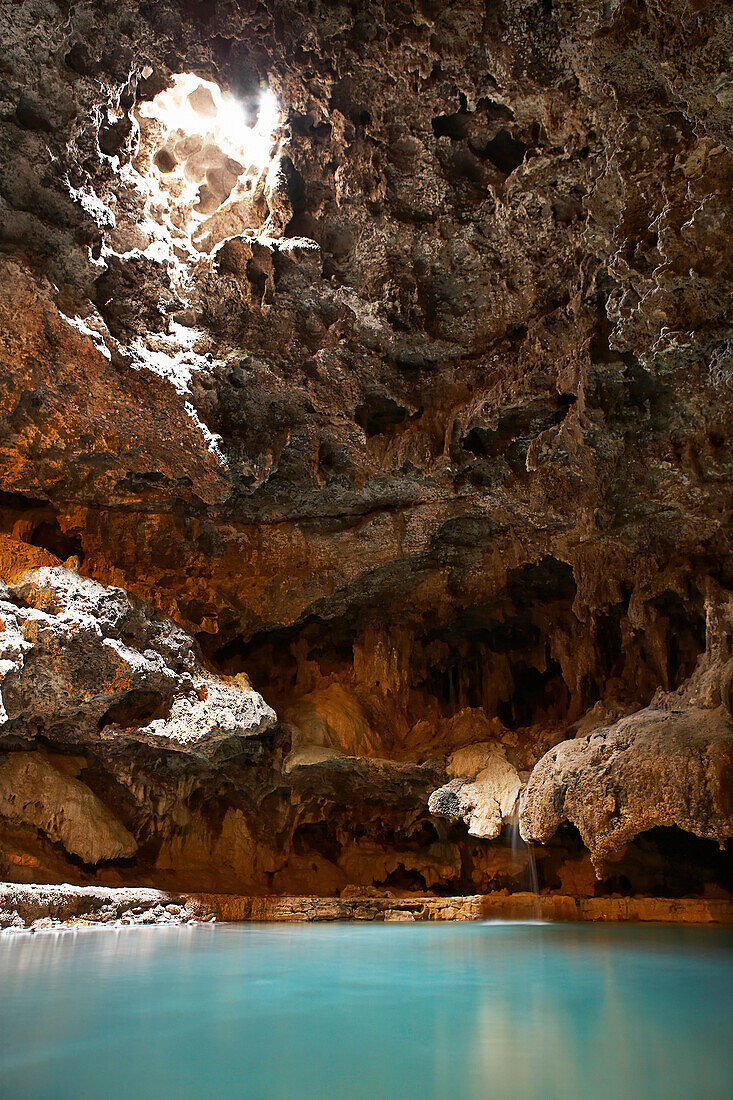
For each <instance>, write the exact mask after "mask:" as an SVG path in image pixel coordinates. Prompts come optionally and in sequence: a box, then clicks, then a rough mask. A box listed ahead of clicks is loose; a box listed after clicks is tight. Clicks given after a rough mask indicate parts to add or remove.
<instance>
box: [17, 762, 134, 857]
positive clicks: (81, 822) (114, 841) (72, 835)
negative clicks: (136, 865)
mask: <svg viewBox="0 0 733 1100" xmlns="http://www.w3.org/2000/svg"><path fill="white" fill-rule="evenodd" d="M69 762H73V757H62V759H61V763H62V766H64V765H68V763H69ZM0 817H4V818H7V819H8V820H9V821H10V822H11V823H20V824H23V825H32V826H34V827H35V828H37V829H40V831H41V832H42V833H44V834H45V835H46V836H47V837H48V838H49V840H53V841H58V842H59V843H60V844H62V845H63V847H64V848H65V849H66V851H67V852H68V853H69V854H70V855H74V856H78V857H79V859H81V860H83V861H84V863H100V862H101V861H102V860H114V859H129V858H130V857H131V856H134V854H135V852H136V851H137V844H136V843H135V839H134V837H133V836H131V834H130V833H129V832H128V831H127V829H126V828H125V827H124V825H122V824H121V822H120V821H118V820H117V818H116V817H115V816H114V814H113V813H111V811H110V810H109V809H108V808H107V807H106V806H105V805H104V804H103V803H102V802H100V800H99V799H98V798H96V797H95V795H94V794H93V793H92V792H91V791H90V790H89V788H88V787H86V786H85V785H84V784H83V783H80V782H79V781H78V780H77V779H75V778H74V777H73V775H68V774H65V773H64V772H63V771H59V770H58V768H55V767H54V766H53V763H52V762H51V761H50V760H49V759H48V758H47V757H46V756H44V754H43V753H40V752H14V753H11V754H10V755H8V757H7V758H6V760H5V761H4V763H0Z"/></svg>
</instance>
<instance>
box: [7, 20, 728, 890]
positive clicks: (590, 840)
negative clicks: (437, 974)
mask: <svg viewBox="0 0 733 1100" xmlns="http://www.w3.org/2000/svg"><path fill="white" fill-rule="evenodd" d="M732 20H733V15H732V14H731V10H730V8H729V7H727V6H725V5H723V4H720V3H714V2H711V3H708V2H706V0H696V2H694V3H690V2H688V0H670V3H668V4H667V5H665V6H664V7H661V6H659V5H649V4H647V5H639V4H638V3H635V2H633V0H612V2H610V3H607V4H605V5H602V4H599V3H597V2H593V0H579V2H578V3H575V4H569V3H567V2H565V0H552V2H549V0H548V2H541V3H528V2H527V0H501V2H498V3H495V4H489V5H487V4H486V3H483V2H479V0H456V2H455V3H453V4H451V5H449V6H446V5H441V4H439V3H437V2H435V0H420V2H418V0H406V2H404V3H400V4H395V3H391V2H390V3H386V2H382V0H379V2H377V3H364V2H361V0H356V2H354V3H351V4H348V5H344V4H341V5H339V4H333V3H327V2H324V0H308V2H307V3H306V0H293V2H289V3H287V4H284V3H282V2H281V0H262V3H258V4H235V5H226V4H224V3H221V2H219V0H216V2H212V3H195V2H194V3H191V2H189V0H185V2H184V0H156V2H155V3H154V4H150V3H142V2H140V0H118V2H117V3H116V4H114V5H109V4H103V3H101V0H90V2H88V3H83V4H82V3H80V2H77V0H71V3H70V4H69V5H68V10H67V8H64V13H63V18H62V19H60V18H59V13H58V10H57V9H56V8H55V7H54V6H53V5H43V4H40V5H39V4H32V3H30V0H19V2H18V3H15V4H12V5H6V6H5V7H4V8H3V9H2V11H1V12H0V39H1V40H2V41H3V43H4V46H5V49H4V59H3V78H2V87H1V88H0V149H1V150H2V155H1V156H0V332H2V337H1V339H0V366H1V367H2V370H1V371H0V580H2V582H3V587H2V589H1V590H0V617H1V618H2V622H3V626H4V629H3V631H2V632H1V633H0V692H1V693H2V707H3V709H2V710H0V753H2V754H3V756H7V759H6V760H5V762H4V763H3V765H2V767H3V768H5V767H9V766H10V767H11V770H12V768H16V769H18V774H19V775H20V774H21V773H22V774H23V775H30V774H31V773H32V772H34V769H41V770H42V769H43V768H44V767H46V766H52V767H53V768H54V769H55V771H57V772H58V773H59V774H60V775H61V776H62V778H63V777H65V779H68V780H69V781H73V782H75V783H77V782H78V783H80V784H81V785H82V787H83V788H84V790H88V791H89V792H90V795H89V796H88V797H89V798H91V799H94V800H96V801H92V802H88V806H89V807H90V808H89V810H88V811H85V815H86V816H88V817H89V819H90V820H92V817H93V818H94V820H96V821H97V822H98V828H99V830H100V836H99V838H97V839H98V843H97V842H96V841H95V842H92V838H91V837H90V838H88V839H89V842H90V845H89V847H88V849H87V848H85V851H87V854H91V855H95V856H96V854H97V853H98V852H101V851H105V852H109V851H111V850H112V848H111V847H110V845H109V843H108V840H109V835H108V832H106V831H105V830H109V829H110V828H111V819H114V820H115V821H117V822H118V823H119V826H120V828H122V829H124V830H126V831H127V833H128V834H129V835H130V837H132V838H133V842H132V843H134V845H135V849H134V851H133V849H132V847H131V845H128V847H127V848H124V845H123V848H124V850H125V851H132V853H133V854H131V855H125V854H123V849H120V854H119V856H117V857H110V858H107V857H100V862H99V863H97V862H96V861H95V860H86V859H85V858H84V856H83V855H80V854H79V853H78V852H74V851H73V850H72V848H69V847H66V845H67V843H69V844H72V845H73V844H76V843H77V841H75V840H73V841H72V840H70V839H69V834H68V832H66V833H65V834H64V835H62V834H61V832H60V831H59V830H57V828H56V826H55V825H54V824H53V822H55V821H56V818H57V806H56V795H55V794H53V796H52V795H51V794H46V795H42V796H39V799H40V800H39V799H35V800H32V802H29V803H28V804H29V805H33V806H37V807H38V808H37V809H33V810H32V811H28V812H27V813H25V814H24V815H20V816H19V815H17V814H10V813H6V812H5V811H4V810H3V811H2V814H1V816H0V872H1V873H2V874H4V875H6V877H16V876H17V877H19V878H26V879H28V880H33V879H38V878H42V877H45V878H46V879H47V881H63V880H64V879H68V878H75V879H77V880H79V881H80V882H85V883H87V884H99V883H100V882H118V883H119V882H121V881H122V880H123V878H124V879H125V881H129V882H134V883H137V884H139V885H140V886H146V887H147V886H150V885H164V886H166V887H167V888H170V889H183V888H184V887H190V888H194V887H198V888H201V889H206V890H212V891H219V890H233V891H238V892H246V893H248V894H250V895H252V896H255V895H258V896H260V895H261V896H264V895H266V894H270V893H273V892H280V893H287V892H288V891H291V892H292V891H295V890H296V889H297V890H303V891H306V892H309V893H314V892H315V893H318V892H324V893H333V892H336V891H343V890H345V889H347V888H348V886H349V885H353V886H355V887H358V888H359V889H362V888H363V889H367V888H369V889H375V888H380V889H381V888H395V889H403V890H411V891H425V890H427V889H432V890H435V891H447V890H450V891H451V892H458V891H463V892H469V893H471V892H472V893H482V892H485V891H487V890H494V889H502V888H506V889H513V890H516V888H517V886H518V885H521V882H520V879H521V876H522V875H523V874H524V870H525V868H526V864H527V860H528V859H529V855H528V854H527V853H524V854H521V853H520V852H519V851H518V850H517V851H516V852H514V853H512V852H511V851H510V848H509V845H508V841H509V835H508V834H509V826H512V828H513V822H514V819H515V817H516V802H517V798H518V796H519V793H520V788H521V787H522V786H523V785H524V783H525V781H526V778H527V776H528V775H529V773H530V772H531V773H532V775H531V778H530V779H529V782H528V784H527V787H526V793H525V794H524V795H523V796H522V798H523V802H522V830H523V832H524V834H525V836H527V837H528V838H529V837H531V838H532V839H534V840H537V841H539V840H542V842H543V844H544V845H545V847H544V848H543V849H542V851H541V852H539V851H538V852H534V853H532V855H533V858H534V859H536V861H537V866H538V875H539V882H540V886H541V888H542V889H543V890H545V891H553V890H554V891H557V890H561V889H562V883H563V881H567V882H570V881H571V880H572V881H576V880H577V882H578V883H579V884H580V885H579V889H580V888H581V887H582V889H583V891H587V890H590V889H591V887H589V886H588V884H587V881H586V879H587V876H586V874H585V871H586V870H587V859H586V856H585V852H586V847H585V846H586V845H587V846H588V848H589V849H590V851H591V853H592V854H593V858H594V860H595V862H596V866H597V868H598V870H599V871H602V872H603V873H604V874H605V876H606V877H605V879H604V881H603V883H598V884H597V885H596V887H594V888H595V889H597V890H598V891H599V897H600V894H601V892H602V891H604V890H605V891H609V890H614V889H615V890H618V891H626V892H629V893H638V894H641V893H654V892H655V891H656V892H658V893H659V892H666V893H670V892H671V893H675V892H676V893H677V894H684V893H685V892H687V893H689V892H697V893H702V892H703V891H705V890H707V891H712V892H716V891H725V890H729V889H730V883H731V874H732V873H733V869H732V868H731V863H730V860H731V856H730V852H728V851H727V849H726V850H725V851H719V850H718V848H717V844H718V842H719V841H723V842H725V838H726V837H727V835H728V834H729V833H730V831H731V823H730V797H731V794H730V792H731V775H730V767H729V764H727V763H726V760H727V759H728V757H727V756H726V753H728V752H729V749H728V748H727V745H728V740H727V738H728V730H729V728H730V727H729V723H730V718H729V713H730V710H731V701H730V700H731V696H732V693H733V688H732V687H731V685H732V684H733V676H732V675H731V668H733V665H731V663H730V662H731V661H732V660H733V649H731V645H730V639H731V636H733V625H731V624H733V615H731V607H730V606H729V593H731V592H733V558H732V557H731V526H730V484H731V478H732V477H733V453H732V451H731V439H733V403H731V401H730V400H729V397H730V391H731V387H733V330H732V329H731V327H730V317H731V315H732V311H731V307H732V306H733V266H732V261H731V257H732V256H733V249H731V247H730V234H731V226H733V217H731V214H732V213H733V210H732V209H731V201H732V200H731V195H732V194H733V189H732V187H731V184H732V183H733V125H732V122H731V120H732V117H733V116H732V113H731V101H730V91H729V86H728V84H727V83H726V80H725V78H724V74H725V72H727V68H726V66H727V65H728V58H729V54H730V40H731V34H732V33H733V31H732V27H733V22H732ZM265 92H266V93H267V94H266V95H265V94H264V93H265ZM232 120H234V122H233V121H232ZM237 143H238V144H237ZM477 746H481V748H480V749H479V748H477ZM487 746H489V747H487ZM28 754H30V755H33V756H34V760H33V761H32V764H33V767H32V768H30V763H31V762H30V761H27V766H26V764H23V759H24V758H25V757H26V756H27V755H28ZM477 754H478V755H477ZM482 754H483V755H482ZM13 756H17V757H18V758H20V763H19V762H18V760H15V761H13V759H12V758H13ZM61 757H68V758H69V760H71V759H72V758H73V760H75V761H76V763H75V764H71V763H70V764H69V765H68V768H67V769H66V770H65V769H64V767H62V765H61V763H60V758H61ZM42 760H43V761H46V764H42V763H41V761H42ZM49 761H51V763H50V765H49ZM28 768H30V771H28ZM69 769H71V770H69ZM74 769H78V770H74ZM533 769H534V771H533ZM8 774H10V773H8ZM37 774H40V771H39V772H37ZM58 782H59V781H57V780H55V779H54V783H53V784H51V788H52V790H55V789H56V786H57V784H58ZM73 790H74V791H76V793H77V795H79V797H81V794H80V792H79V789H78V788H73ZM31 793H32V792H31ZM85 797H87V796H86V795H85ZM91 807H94V809H91ZM100 807H102V809H100ZM95 815H96V816H95ZM107 815H111V817H110V816H107ZM105 822H106V824H105ZM67 824H68V823H67ZM64 828H65V829H66V825H65V826H64ZM115 876H116V877H115ZM590 900H596V899H590Z"/></svg>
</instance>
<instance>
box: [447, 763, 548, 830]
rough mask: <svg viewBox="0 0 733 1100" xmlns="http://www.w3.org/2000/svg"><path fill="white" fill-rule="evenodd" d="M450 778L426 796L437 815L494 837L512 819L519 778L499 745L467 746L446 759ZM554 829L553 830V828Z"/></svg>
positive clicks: (517, 801)
mask: <svg viewBox="0 0 733 1100" xmlns="http://www.w3.org/2000/svg"><path fill="white" fill-rule="evenodd" d="M448 775H450V776H451V777H452V778H451V780H450V782H449V783H447V784H446V785H445V786H444V787H440V788H439V789H438V790H437V791H434V792H433V793H432V794H431V796H430V801H429V802H428V808H429V809H430V812H431V813H432V814H435V815H436V816H437V817H448V818H460V819H461V820H462V821H464V822H465V823H466V825H467V826H468V833H469V836H478V837H483V838H484V839H485V840H494V839H495V838H496V837H498V836H499V834H500V833H501V830H502V826H503V824H504V822H505V821H512V820H516V816H517V811H518V803H519V796H520V794H521V791H522V787H523V784H522V781H521V779H520V778H519V775H518V774H517V769H516V768H515V767H514V766H513V765H512V764H511V763H510V762H509V761H508V760H507V758H506V756H505V755H504V753H503V752H502V751H501V747H500V746H499V747H497V746H496V745H491V744H487V743H483V744H481V743H479V744H476V745H467V746H466V747H465V748H462V749H457V750H456V752H454V753H453V754H452V755H451V756H450V757H449V758H448ZM553 832H554V830H553Z"/></svg>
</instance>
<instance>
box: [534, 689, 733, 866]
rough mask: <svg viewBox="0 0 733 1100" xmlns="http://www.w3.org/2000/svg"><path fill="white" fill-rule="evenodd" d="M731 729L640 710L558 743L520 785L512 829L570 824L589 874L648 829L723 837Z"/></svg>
mask: <svg viewBox="0 0 733 1100" xmlns="http://www.w3.org/2000/svg"><path fill="white" fill-rule="evenodd" d="M732 768H733V729H732V728H731V725H730V721H729V720H728V718H727V716H726V715H725V714H724V712H723V710H722V708H718V709H717V710H713V711H705V710H699V709H695V708H686V709H684V710H669V709H664V708H662V707H659V706H651V707H647V708H645V709H644V710H641V711H638V712H637V713H636V714H633V715H631V716H630V717H629V718H623V719H621V721H620V722H618V723H617V724H616V725H615V726H611V727H609V728H606V729H599V730H595V731H594V732H593V733H592V734H589V735H588V736H587V737H584V738H581V739H580V740H575V741H563V742H562V743H561V744H560V745H558V746H556V747H555V748H554V749H551V750H550V752H549V753H547V755H546V756H544V757H543V758H542V760H540V762H539V763H538V764H537V766H536V767H535V769H534V771H533V772H532V776H531V778H530V781H529V784H528V786H527V793H526V801H525V804H524V807H523V810H522V815H521V831H522V836H523V837H524V838H525V839H526V840H529V841H540V842H544V841H546V840H549V839H550V837H551V836H553V834H554V833H555V832H556V830H557V828H558V826H559V825H560V824H562V822H563V821H570V822H572V823H573V824H574V825H576V826H577V828H578V830H579V832H580V835H581V837H582V839H583V843H584V844H585V845H586V846H587V847H588V849H589V850H590V853H591V856H592V858H593V861H594V864H595V866H596V868H597V869H598V871H599V872H602V871H604V870H605V866H606V861H608V860H609V859H613V857H614V856H618V855H619V853H621V852H623V850H624V849H625V847H626V845H627V844H628V843H629V841H631V840H633V839H634V837H635V836H636V835H637V834H638V833H641V832H644V831H646V830H648V829H653V828H655V827H657V826H670V825H677V826H679V828H681V829H685V830H687V831H688V832H691V833H695V834H696V835H697V836H702V837H707V838H709V839H711V840H715V841H718V842H719V843H720V844H721V845H722V844H723V843H724V842H725V840H726V839H727V838H728V837H729V836H732V835H733V801H732V800H731V788H730V783H731V777H732V775H733V773H732V772H731V769H732Z"/></svg>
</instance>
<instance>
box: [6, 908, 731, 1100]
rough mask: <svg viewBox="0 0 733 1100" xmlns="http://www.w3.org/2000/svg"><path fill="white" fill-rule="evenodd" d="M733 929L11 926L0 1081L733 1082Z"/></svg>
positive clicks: (610, 1090)
mask: <svg viewBox="0 0 733 1100" xmlns="http://www.w3.org/2000/svg"><path fill="white" fill-rule="evenodd" d="M732 990H733V929H725V928H714V927H703V928H694V927H675V926H669V925H641V926H640V925H615V926H610V925H602V926H601V925H572V924H565V925H561V924H541V925H540V924H537V925H532V924H370V925H358V924H357V925H354V924H348V925H347V924H337V925H297V924H280V925H261V924H260V925H220V926H218V927H191V928H189V927H183V928H125V929H121V930H112V929H108V930H99V931H84V932H78V933H71V932H64V933H40V934H36V935H33V936H30V935H20V936H2V937H0V1096H2V1097H3V1100H33V1098H36V1097H38V1098H43V1100H67V1098H68V1100H72V1098H73V1100H79V1098H82V1097H95V1098H97V1097H104V1098H115V1100H117V1098H127V1097H129V1098H131V1100H132V1098H135V1100H141V1098H148V1097H150V1098H152V1097H155V1098H156V1100H167V1098H169V1097H175V1098H185V1097H196V1098H197V1100H201V1098H208V1097H242V1098H247V1100H292V1098H296V1097H297V1098H300V1100H302V1098H305V1100H310V1098H313V1100H327V1098H331V1097H344V1098H354V1097H358V1098H364V1100H376V1098H382V1097H384V1098H390V1100H405V1098H410V1100H412V1098H416V1100H417V1098H424V1097H428V1098H430V1097H433V1098H441V1100H442V1098H445V1100H448V1098H451V1100H463V1098H465V1100H469V1098H471V1100H473V1098H479V1097H480V1098H481V1100H486V1098H494V1100H500V1098H508V1100H521V1098H524V1097H537V1098H542V1100H553V1098H556V1097H557V1098H560V1097H562V1098H563V1100H572V1098H578V1100H580V1098H583V1100H589V1098H605V1097H609V1098H611V1097H612V1098H613V1100H630V1098H639V1100H641V1098H644V1100H652V1098H655V1097H659V1098H664V1100H669V1098H670V1097H694V1098H705V1100H713V1098H716V1097H720V1098H726V1100H730V1097H731V1096H733V1004H732V997H733V994H732Z"/></svg>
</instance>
